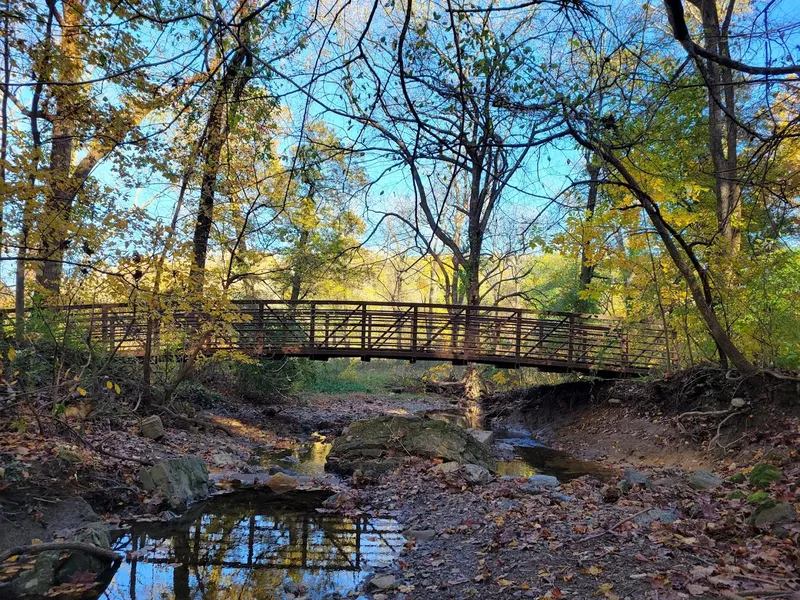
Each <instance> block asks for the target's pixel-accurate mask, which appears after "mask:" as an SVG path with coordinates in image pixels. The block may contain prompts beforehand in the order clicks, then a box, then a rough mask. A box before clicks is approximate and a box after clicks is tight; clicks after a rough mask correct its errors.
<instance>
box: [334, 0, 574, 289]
mask: <svg viewBox="0 0 800 600" xmlns="http://www.w3.org/2000/svg"><path fill="white" fill-rule="evenodd" d="M492 6H494V4H492ZM534 15H535V12H534V13H531V15H530V16H528V15H526V16H525V17H522V18H520V19H518V20H516V21H512V20H509V19H506V18H501V19H496V18H493V17H489V14H488V13H485V14H479V13H475V12H473V11H472V10H471V9H470V8H469V6H468V5H466V4H462V3H458V2H456V3H454V2H445V3H439V2H428V3H425V4H423V5H420V6H419V7H416V5H413V4H412V3H411V2H408V3H407V4H406V6H405V8H404V12H403V13H402V14H401V15H400V17H401V18H400V20H399V22H398V21H397V20H396V19H395V17H394V15H392V14H387V15H385V21H382V22H381V24H382V28H378V27H376V26H374V27H373V28H372V29H371V30H370V32H369V34H368V36H367V41H366V42H365V44H364V45H363V46H359V48H358V51H359V52H362V53H363V55H364V58H363V60H361V61H356V62H352V63H348V76H347V77H346V78H345V79H344V81H343V84H342V90H343V93H344V94H345V96H346V98H347V100H348V103H349V107H348V111H347V112H348V116H350V117H351V118H352V119H354V120H355V121H356V122H358V123H360V124H361V125H362V126H364V127H365V128H367V129H368V130H370V131H371V132H372V133H374V134H375V135H376V138H375V141H374V142H373V143H370V144H368V145H367V147H369V148H370V149H371V150H372V151H379V152H383V153H385V154H386V155H387V156H391V157H392V159H393V160H396V161H397V162H398V163H399V164H401V165H402V166H403V167H404V168H405V169H406V170H407V173H408V174H409V176H410V185H411V187H412V188H413V192H414V196H415V199H416V206H417V210H415V212H414V216H413V218H412V219H408V218H406V217H405V216H403V215H400V214H397V213H396V212H393V211H391V210H387V211H385V214H387V215H391V216H393V217H394V218H395V219H397V220H401V221H403V222H405V223H406V225H407V226H408V227H410V228H411V229H412V230H413V231H414V232H415V233H416V235H417V237H418V239H419V244H420V245H421V246H423V247H425V248H426V251H431V250H432V249H433V247H434V243H433V240H436V241H437V242H438V243H441V245H442V249H443V251H444V252H445V253H446V255H447V256H448V257H449V260H451V261H452V266H451V269H452V273H451V275H450V277H451V278H452V279H453V280H454V282H453V283H456V282H458V285H451V286H450V289H451V290H454V291H455V293H453V294H451V296H450V297H451V299H452V300H457V301H461V300H460V299H459V298H458V293H457V292H458V290H462V289H463V291H464V297H463V301H464V302H466V303H467V304H478V303H480V301H481V299H482V295H481V266H482V261H483V260H484V258H486V256H485V251H486V248H485V242H486V237H487V231H488V229H489V227H490V225H491V224H492V222H493V219H494V217H495V214H496V211H497V209H498V206H500V204H501V202H502V197H503V195H504V194H505V193H506V192H507V190H508V189H509V188H514V189H517V190H519V189H520V187H521V186H523V185H524V184H522V183H521V182H522V181H524V176H523V169H522V167H523V165H524V163H525V160H526V158H527V157H528V155H529V154H530V153H531V152H532V149H533V148H534V147H536V146H538V145H542V144H545V143H547V142H549V141H552V140H554V139H557V138H558V137H560V136H562V135H564V130H563V129H562V128H561V124H562V123H561V122H560V120H559V119H558V118H557V116H556V115H555V114H554V113H553V111H552V110H551V109H552V106H551V105H548V104H546V103H544V104H541V105H539V104H538V100H539V98H538V95H539V94H540V93H541V89H540V88H539V86H538V85H537V83H536V82H537V79H538V77H537V73H536V68H535V67H533V66H532V63H531V61H528V60H526V59H525V57H526V56H527V54H529V53H531V52H532V50H531V47H530V46H529V45H528V44H530V43H532V42H533V40H534V38H535V35H536V29H535V25H534ZM394 29H399V34H398V35H397V37H396V38H395V39H393V40H392V41H387V39H390V40H391V39H392V38H391V36H392V34H393V30H394ZM373 90H374V93H373ZM519 104H525V105H526V106H527V107H528V109H529V110H528V111H527V112H524V113H523V112H520V111H518V110H514V108H515V107H516V106H517V105H519ZM440 256H441V255H440ZM437 264H439V265H440V266H444V265H445V264H446V262H445V261H444V260H441V259H440V260H437Z"/></svg>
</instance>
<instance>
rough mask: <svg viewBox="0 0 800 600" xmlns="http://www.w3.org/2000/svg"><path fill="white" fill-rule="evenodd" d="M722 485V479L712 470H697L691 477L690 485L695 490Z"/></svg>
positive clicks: (709, 488)
mask: <svg viewBox="0 0 800 600" xmlns="http://www.w3.org/2000/svg"><path fill="white" fill-rule="evenodd" d="M720 485H722V479H720V478H719V477H717V476H716V475H714V474H713V473H712V472H711V471H705V470H703V469H701V470H699V471H695V472H694V473H692V476H691V477H690V478H689V487H690V488H692V489H693V490H711V489H714V488H715V487H719V486H720Z"/></svg>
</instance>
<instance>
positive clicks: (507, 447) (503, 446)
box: [497, 442, 514, 452]
mask: <svg viewBox="0 0 800 600" xmlns="http://www.w3.org/2000/svg"><path fill="white" fill-rule="evenodd" d="M497 449H498V450H500V451H501V452H514V446H513V445H511V444H509V443H508V442H500V443H499V444H497Z"/></svg>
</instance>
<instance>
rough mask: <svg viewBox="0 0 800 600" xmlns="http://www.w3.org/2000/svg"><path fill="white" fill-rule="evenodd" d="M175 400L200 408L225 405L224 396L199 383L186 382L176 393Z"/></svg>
mask: <svg viewBox="0 0 800 600" xmlns="http://www.w3.org/2000/svg"><path fill="white" fill-rule="evenodd" d="M174 397H175V400H177V401H178V402H186V403H188V404H191V405H192V406H198V407H200V408H216V407H218V406H221V405H223V404H224V403H225V398H224V396H223V395H222V394H220V393H218V392H215V391H213V390H210V389H208V388H207V387H206V386H204V385H203V384H202V383H200V382H199V381H186V382H184V383H183V385H181V386H180V387H178V389H177V390H176V392H175V396H174Z"/></svg>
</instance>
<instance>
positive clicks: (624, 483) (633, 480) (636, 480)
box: [617, 468, 653, 493]
mask: <svg viewBox="0 0 800 600" xmlns="http://www.w3.org/2000/svg"><path fill="white" fill-rule="evenodd" d="M617 486H618V487H619V489H620V490H622V492H623V493H628V492H630V491H631V490H632V489H633V488H635V487H637V486H642V487H645V488H647V489H650V488H652V487H653V484H652V483H651V481H650V479H648V478H647V476H646V475H645V474H644V473H640V472H639V471H637V470H636V469H630V468H629V469H625V471H624V472H623V474H622V479H621V480H620V482H619V483H618V484H617Z"/></svg>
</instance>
